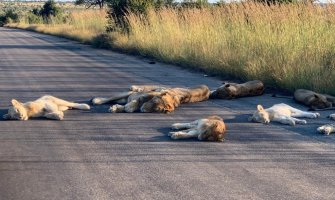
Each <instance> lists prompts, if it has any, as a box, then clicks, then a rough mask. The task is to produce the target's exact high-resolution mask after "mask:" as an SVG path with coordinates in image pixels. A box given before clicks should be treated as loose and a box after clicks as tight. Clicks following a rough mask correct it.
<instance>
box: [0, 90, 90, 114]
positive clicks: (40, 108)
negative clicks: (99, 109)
mask: <svg viewBox="0 0 335 200" xmlns="http://www.w3.org/2000/svg"><path fill="white" fill-rule="evenodd" d="M11 103H12V107H10V108H9V109H8V113H7V114H5V115H4V116H3V118H4V119H14V120H28V119H29V118H34V117H45V118H48V119H55V120H62V119H63V118H64V111H66V110H68V109H71V108H76V109H81V110H89V109H90V106H89V105H87V104H80V103H73V102H69V101H65V100H62V99H59V98H57V97H53V96H43V97H41V98H39V99H37V100H35V101H29V102H26V103H21V102H19V101H18V100H15V99H12V101H11Z"/></svg>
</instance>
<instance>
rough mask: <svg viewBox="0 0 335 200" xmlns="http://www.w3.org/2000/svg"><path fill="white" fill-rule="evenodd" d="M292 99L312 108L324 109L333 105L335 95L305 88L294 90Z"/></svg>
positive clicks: (334, 104)
mask: <svg viewBox="0 0 335 200" xmlns="http://www.w3.org/2000/svg"><path fill="white" fill-rule="evenodd" d="M294 99H295V100H296V101H297V102H299V103H302V104H304V105H306V106H308V107H310V108H311V109H313V110H318V109H326V108H331V107H334V106H335V97H333V96H330V95H327V94H319V93H316V92H313V91H310V90H305V89H298V90H296V91H295V92H294Z"/></svg>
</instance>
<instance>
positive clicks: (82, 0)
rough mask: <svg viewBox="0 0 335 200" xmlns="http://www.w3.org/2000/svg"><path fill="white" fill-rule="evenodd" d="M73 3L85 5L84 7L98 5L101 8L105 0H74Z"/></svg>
mask: <svg viewBox="0 0 335 200" xmlns="http://www.w3.org/2000/svg"><path fill="white" fill-rule="evenodd" d="M75 4H76V5H85V7H86V8H91V7H95V6H99V8H100V9H103V8H104V6H105V0H76V1H75Z"/></svg>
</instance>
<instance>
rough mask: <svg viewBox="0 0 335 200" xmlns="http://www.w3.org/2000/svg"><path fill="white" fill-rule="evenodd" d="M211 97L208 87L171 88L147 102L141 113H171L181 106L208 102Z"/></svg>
mask: <svg viewBox="0 0 335 200" xmlns="http://www.w3.org/2000/svg"><path fill="white" fill-rule="evenodd" d="M209 95H210V90H209V88H208V87H207V86H206V85H200V86H197V87H194V88H170V89H166V90H163V91H162V94H161V95H158V96H155V97H153V98H152V99H151V100H149V101H147V102H145V103H144V104H143V105H142V107H141V112H159V113H171V112H173V111H174V110H175V109H176V108H177V107H179V105H180V104H183V103H195V102H200V101H205V100H208V98H209Z"/></svg>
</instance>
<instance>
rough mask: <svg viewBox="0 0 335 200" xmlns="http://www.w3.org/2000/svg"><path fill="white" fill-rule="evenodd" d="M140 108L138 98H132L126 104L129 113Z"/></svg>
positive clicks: (126, 110)
mask: <svg viewBox="0 0 335 200" xmlns="http://www.w3.org/2000/svg"><path fill="white" fill-rule="evenodd" d="M138 109H139V102H138V100H132V101H130V102H129V103H127V104H126V105H125V106H124V111H125V112H127V113H132V112H135V111H136V110H138Z"/></svg>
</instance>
